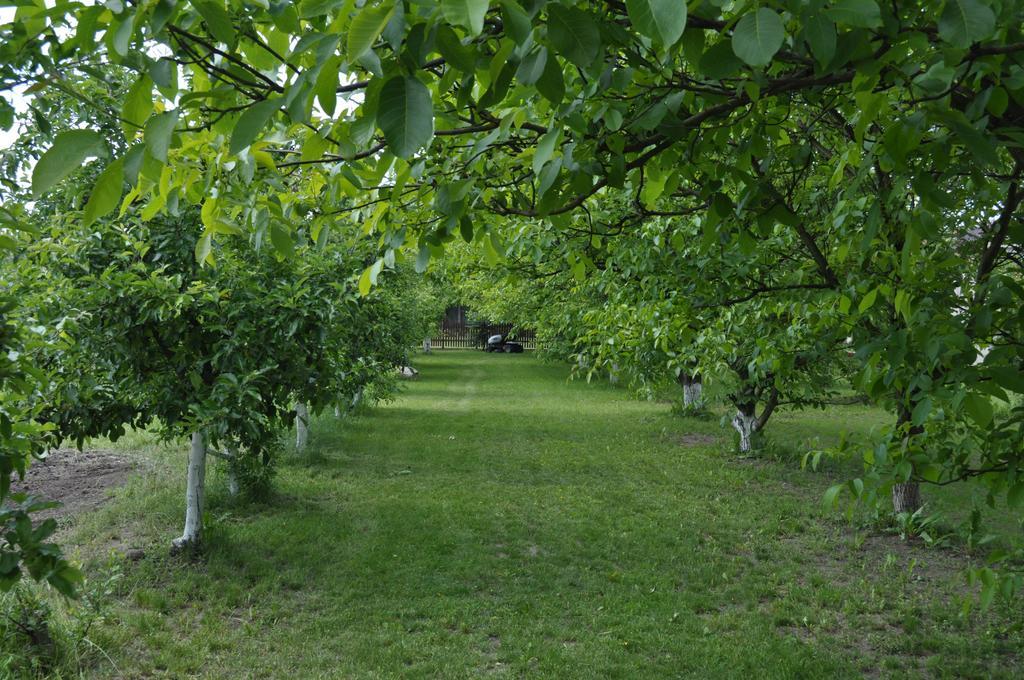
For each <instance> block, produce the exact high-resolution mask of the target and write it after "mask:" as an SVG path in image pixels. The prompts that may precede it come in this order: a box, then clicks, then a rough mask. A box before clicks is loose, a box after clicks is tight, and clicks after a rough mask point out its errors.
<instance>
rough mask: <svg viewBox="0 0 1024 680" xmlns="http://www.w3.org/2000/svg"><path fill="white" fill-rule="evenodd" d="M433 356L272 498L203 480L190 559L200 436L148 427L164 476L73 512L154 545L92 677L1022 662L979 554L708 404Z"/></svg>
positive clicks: (87, 535)
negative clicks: (864, 508)
mask: <svg viewBox="0 0 1024 680" xmlns="http://www.w3.org/2000/svg"><path fill="white" fill-rule="evenodd" d="M417 366H418V368H419V369H420V371H421V374H420V378H419V379H418V380H417V381H415V382H413V383H410V384H409V385H408V389H407V391H406V392H405V393H403V395H402V396H401V397H400V398H399V399H398V400H397V401H396V402H394V403H392V404H388V405H384V406H380V407H377V408H374V409H371V410H370V411H369V412H368V413H367V414H365V415H361V416H358V417H352V418H345V419H341V420H335V419H334V418H332V417H330V416H328V415H325V416H323V417H321V418H319V419H317V420H316V421H315V423H314V426H313V428H312V450H311V451H310V452H309V453H308V454H303V455H301V456H297V455H296V454H294V453H293V454H290V455H288V456H286V460H284V461H283V462H282V464H281V469H280V474H279V476H278V478H277V480H276V488H277V489H278V490H279V494H278V497H277V498H275V499H272V500H271V501H269V502H267V503H266V504H260V505H252V504H238V503H233V502H232V501H230V500H229V499H228V498H227V497H226V495H225V494H224V491H223V489H222V486H223V480H219V479H218V478H217V477H216V476H214V478H213V479H212V480H211V484H212V489H211V499H210V509H209V517H210V526H211V528H210V531H209V535H208V538H209V548H208V551H207V553H206V554H205V556H204V557H203V559H202V560H200V561H198V562H194V563H187V562H182V561H178V560H175V559H171V558H168V557H166V554H165V551H164V550H163V546H164V545H166V543H167V542H168V541H169V539H170V538H171V537H172V536H173V534H174V529H175V528H177V527H178V525H179V523H180V516H179V515H180V512H181V509H180V508H181V501H180V496H181V493H182V490H181V486H182V484H183V474H182V466H183V464H184V462H183V461H184V451H183V450H177V449H173V450H171V449H167V448H160V447H155V446H150V447H149V448H148V449H146V451H144V455H148V456H150V457H151V458H153V459H154V460H155V461H156V462H155V464H154V466H155V470H156V472H154V473H152V474H150V475H148V476H145V477H141V478H138V479H136V480H135V481H133V482H132V484H131V485H130V486H129V487H128V488H126V489H125V490H124V491H123V493H121V494H120V495H119V497H118V498H117V499H116V500H115V501H114V502H113V503H112V504H111V505H109V506H107V507H106V508H104V509H103V510H101V511H100V512H99V513H96V515H95V516H93V517H90V518H86V520H84V521H83V522H82V523H81V524H80V526H78V527H76V529H75V533H74V540H75V541H77V542H78V544H79V545H80V546H81V547H82V550H83V551H84V553H85V554H90V553H93V554H94V553H97V552H99V551H100V550H101V549H102V547H103V546H106V545H109V544H110V543H111V542H115V543H116V542H118V541H120V542H122V543H123V542H124V541H125V540H127V539H126V537H130V539H131V541H133V542H136V543H139V542H141V543H143V544H145V545H147V546H149V547H148V548H147V557H146V558H145V559H144V560H143V561H141V562H139V563H138V564H134V565H129V566H127V567H126V575H125V578H124V583H123V594H122V599H121V600H120V602H119V604H118V606H117V607H116V615H115V617H114V618H113V619H112V620H111V621H109V622H108V623H105V624H103V625H102V626H101V628H100V630H99V631H98V632H97V634H96V639H97V640H98V641H99V642H100V643H101V644H102V645H103V646H104V647H105V648H106V649H107V650H108V651H109V653H110V654H111V657H112V659H113V662H114V663H116V664H117V666H118V670H116V671H115V670H114V668H113V667H112V666H111V664H110V663H108V662H106V661H105V660H104V661H101V662H100V663H99V665H98V666H97V668H96V669H95V671H94V672H95V673H96V674H109V675H112V676H114V675H121V676H126V677H154V676H156V677H165V676H166V677H184V676H202V677H223V678H229V677H230V678H237V677H258V678H314V677H329V678H348V677H353V678H364V677H370V678H373V677H380V678H391V677H444V678H475V677H489V676H491V675H505V676H508V677H531V678H532V677H548V678H597V677H601V678H605V677H617V678H639V677H645V678H665V677H741V676H744V675H756V676H757V677H771V678H776V677H777V678H788V677H860V676H862V675H865V674H866V675H874V676H887V675H893V676H899V677H906V676H911V677H913V676H921V677H936V676H943V675H948V676H954V675H976V676H997V677H998V676H1004V677H1012V676H1014V675H1015V674H1016V673H1017V672H1018V671H1019V669H1020V666H1019V664H1020V662H1021V657H1020V652H1021V649H1022V645H1021V633H1020V620H1019V614H1016V613H1015V612H1012V611H1005V612H998V611H997V612H992V613H989V614H986V615H983V616H982V615H978V614H976V613H975V614H971V615H969V616H963V615H962V614H961V611H960V598H961V597H963V596H964V593H966V592H967V590H966V588H965V585H964V581H963V578H962V576H961V575H960V574H959V573H957V571H956V570H957V569H958V568H961V567H962V566H963V564H964V558H963V557H961V556H958V555H957V554H955V553H944V552H941V551H935V550H926V549H924V548H920V547H913V546H906V545H904V544H902V543H901V542H900V541H899V540H898V539H895V538H894V537H888V536H880V535H878V534H875V533H872V532H869V531H857V530H855V528H853V527H851V526H850V525H848V524H846V523H844V522H842V521H841V520H840V519H839V518H836V517H833V516H831V515H826V514H825V513H823V511H822V510H821V509H820V504H819V499H820V495H821V492H822V490H823V489H824V488H825V487H826V486H827V485H828V484H829V483H830V479H829V477H828V475H827V474H812V473H809V472H804V471H800V470H799V467H798V464H797V463H796V462H793V461H788V460H784V461H782V462H770V461H749V460H739V459H736V458H735V457H734V455H733V454H731V453H730V444H731V436H730V434H729V433H728V432H727V431H725V430H723V429H721V427H720V426H719V423H718V421H717V420H711V421H699V420H692V419H682V418H679V417H675V416H672V415H670V414H669V412H668V407H667V406H666V405H665V404H659V403H654V402H641V401H636V400H633V399H632V398H631V397H630V395H628V394H627V392H626V391H625V390H621V389H614V388H612V387H609V386H607V385H587V384H585V383H581V382H573V383H569V382H567V381H566V377H567V370H566V369H565V367H563V366H550V365H543V364H541V363H540V362H538V361H537V360H535V359H533V358H531V357H530V356H517V355H484V354H482V353H471V352H438V353H436V354H434V355H431V356H428V357H421V358H420V359H419V361H418V362H417ZM876 417H877V414H874V413H873V412H870V411H867V410H866V409H863V408H859V407H851V408H848V409H845V410H844V411H843V412H842V413H833V414H831V415H830V416H829V417H823V416H822V414H821V413H815V414H804V415H798V416H786V415H784V416H783V417H782V418H780V422H779V424H778V428H777V429H778V432H779V433H780V436H783V437H787V438H790V439H792V440H793V441H798V440H799V439H802V438H805V437H813V436H822V437H826V438H827V437H831V436H834V435H835V433H836V432H837V427H836V425H835V419H836V418H839V419H841V420H842V421H843V423H844V424H846V425H850V424H853V426H854V427H862V428H866V427H869V426H870V424H871V423H872V422H874V419H875V418H876ZM684 435H686V436H685V437H684ZM695 435H698V436H695ZM700 435H703V436H700ZM134 445H135V446H137V445H138V442H135V444H134ZM108 523H109V524H108ZM110 527H113V528H110Z"/></svg>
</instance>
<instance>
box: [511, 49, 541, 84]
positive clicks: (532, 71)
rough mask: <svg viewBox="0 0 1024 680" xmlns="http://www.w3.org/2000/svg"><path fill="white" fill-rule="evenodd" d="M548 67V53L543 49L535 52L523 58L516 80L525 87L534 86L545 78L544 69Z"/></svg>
mask: <svg viewBox="0 0 1024 680" xmlns="http://www.w3.org/2000/svg"><path fill="white" fill-rule="evenodd" d="M547 65H548V51H547V49H546V48H544V47H541V48H540V49H539V50H537V51H535V52H531V53H530V54H528V55H526V56H525V57H523V60H522V61H521V62H519V68H518V69H517V70H516V80H518V81H519V82H520V83H522V84H523V85H533V84H534V83H536V82H537V81H538V80H540V79H541V78H542V77H543V76H544V69H545V68H546V67H547Z"/></svg>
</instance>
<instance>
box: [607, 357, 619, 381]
mask: <svg viewBox="0 0 1024 680" xmlns="http://www.w3.org/2000/svg"><path fill="white" fill-rule="evenodd" d="M608 382H610V383H611V384H612V385H616V384H618V382H619V365H618V364H616V363H614V362H613V363H612V368H611V370H610V371H608Z"/></svg>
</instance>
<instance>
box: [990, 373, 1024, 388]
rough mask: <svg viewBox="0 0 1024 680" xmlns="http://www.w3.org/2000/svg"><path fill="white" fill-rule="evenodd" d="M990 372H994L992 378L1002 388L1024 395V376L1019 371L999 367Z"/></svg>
mask: <svg viewBox="0 0 1024 680" xmlns="http://www.w3.org/2000/svg"><path fill="white" fill-rule="evenodd" d="M989 370H990V371H991V372H992V377H993V378H994V379H995V381H996V382H997V383H998V384H999V386H1000V387H1002V388H1004V389H1007V390H1010V391H1011V392H1017V393H1018V394H1024V374H1021V372H1020V371H1019V370H1018V369H1016V368H1010V367H1006V366H999V367H996V368H992V369H989Z"/></svg>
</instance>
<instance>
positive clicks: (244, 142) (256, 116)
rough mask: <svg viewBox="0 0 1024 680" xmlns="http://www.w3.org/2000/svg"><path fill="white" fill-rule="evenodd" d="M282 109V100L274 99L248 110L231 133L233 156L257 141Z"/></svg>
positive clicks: (258, 103) (259, 103) (265, 100)
mask: <svg viewBox="0 0 1024 680" xmlns="http://www.w3.org/2000/svg"><path fill="white" fill-rule="evenodd" d="M280 108H281V98H280V97H275V98H273V99H264V100H263V101H261V102H257V103H255V104H253V105H252V106H250V107H249V108H247V109H246V110H245V112H244V113H243V114H242V115H241V116H239V118H238V122H236V123H235V128H234V130H232V131H231V144H230V146H229V150H230V152H231V153H232V154H236V153H238V152H239V151H241V150H242V149H244V148H245V147H247V146H249V145H250V144H252V143H253V142H254V141H256V138H257V137H258V136H259V134H260V132H262V131H263V128H264V127H266V125H267V123H268V122H269V121H270V119H271V117H273V115H274V113H276V112H277V111H278V109H280Z"/></svg>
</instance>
